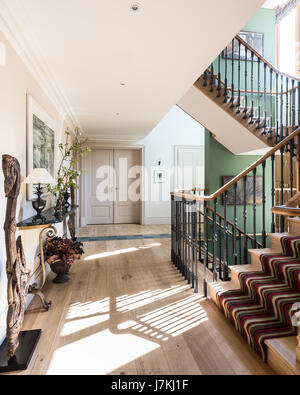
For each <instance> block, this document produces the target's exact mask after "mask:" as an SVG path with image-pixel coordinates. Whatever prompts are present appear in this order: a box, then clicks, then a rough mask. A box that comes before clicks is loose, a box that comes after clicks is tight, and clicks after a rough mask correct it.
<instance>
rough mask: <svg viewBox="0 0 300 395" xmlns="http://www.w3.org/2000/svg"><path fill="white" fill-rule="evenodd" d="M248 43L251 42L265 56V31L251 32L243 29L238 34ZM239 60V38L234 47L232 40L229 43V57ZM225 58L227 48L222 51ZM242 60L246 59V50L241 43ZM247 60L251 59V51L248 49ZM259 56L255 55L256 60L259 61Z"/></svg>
mask: <svg viewBox="0 0 300 395" xmlns="http://www.w3.org/2000/svg"><path fill="white" fill-rule="evenodd" d="M238 35H239V36H240V37H241V38H242V39H243V40H244V41H245V42H246V43H247V44H249V45H250V46H251V47H252V48H253V49H255V51H256V52H258V53H259V54H260V55H262V56H264V33H261V32H249V31H244V30H243V31H241V32H240V33H239V34H238ZM232 56H233V59H235V60H238V59H239V44H238V41H237V40H234V48H232V42H230V43H229V44H228V45H227V59H232ZM222 57H223V59H225V58H226V56H225V50H224V51H223V52H222ZM241 60H243V61H245V60H246V50H245V47H244V46H243V45H241ZM247 60H248V61H249V60H251V53H250V51H248V54H247ZM257 60H258V59H257V57H256V56H254V61H256V62H257Z"/></svg>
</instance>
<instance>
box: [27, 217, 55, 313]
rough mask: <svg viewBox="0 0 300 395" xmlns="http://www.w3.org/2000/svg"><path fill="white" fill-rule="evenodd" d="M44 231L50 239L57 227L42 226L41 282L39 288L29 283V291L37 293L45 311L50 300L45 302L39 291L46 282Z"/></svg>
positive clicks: (48, 307) (40, 237)
mask: <svg viewBox="0 0 300 395" xmlns="http://www.w3.org/2000/svg"><path fill="white" fill-rule="evenodd" d="M44 233H45V234H46V239H47V240H52V239H54V237H56V235H57V229H56V228H55V226H53V225H49V226H48V227H47V228H43V229H42V230H41V232H40V236H39V241H40V256H41V266H42V284H41V286H40V288H37V284H32V285H30V287H29V293H31V294H33V295H37V296H38V297H39V298H40V300H41V303H42V305H43V308H44V309H45V310H46V311H48V310H49V309H50V306H51V304H52V302H51V301H49V302H47V301H46V299H45V296H44V294H43V293H42V292H41V291H42V289H43V287H44V285H45V282H46V265H45V257H44V245H43V235H44Z"/></svg>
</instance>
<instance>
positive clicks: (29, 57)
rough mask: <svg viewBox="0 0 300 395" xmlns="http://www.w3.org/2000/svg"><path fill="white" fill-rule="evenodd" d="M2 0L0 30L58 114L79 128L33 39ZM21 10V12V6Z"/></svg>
mask: <svg viewBox="0 0 300 395" xmlns="http://www.w3.org/2000/svg"><path fill="white" fill-rule="evenodd" d="M4 1H5V0H1V1H0V30H1V31H2V33H3V34H4V36H5V37H6V39H7V40H8V42H9V43H10V45H11V46H12V47H13V49H14V50H15V51H16V53H17V54H18V56H19V57H20V59H21V60H22V61H23V62H24V64H25V66H26V67H27V68H28V69H29V71H30V72H31V74H32V75H33V77H34V78H35V80H36V81H37V83H38V84H39V86H40V87H41V89H42V90H43V91H44V93H45V94H46V96H47V97H48V98H49V100H50V101H51V103H52V104H53V106H54V107H55V109H56V110H57V112H58V114H59V116H60V117H61V118H63V119H64V120H65V121H66V122H67V123H68V124H70V123H72V124H73V126H75V125H77V126H79V127H80V128H81V126H80V124H79V121H78V119H77V117H76V115H75V114H74V112H73V110H72V107H71V105H70V103H69V102H68V100H67V98H66V97H65V95H64V94H63V93H62V90H61V89H60V88H59V87H58V84H57V83H56V81H55V79H54V77H53V76H52V74H51V72H50V70H49V67H48V66H47V64H46V61H45V60H44V59H43V57H42V55H41V53H40V52H39V50H38V49H37V46H35V45H33V39H32V38H31V37H30V36H29V34H28V33H27V34H26V33H25V30H26V29H25V28H24V26H21V23H18V22H17V21H16V19H15V18H14V16H13V15H12V13H11V12H10V10H9V7H7V5H6V4H5V3H4ZM21 11H22V12H23V8H22V9H21Z"/></svg>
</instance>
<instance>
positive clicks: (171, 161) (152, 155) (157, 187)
mask: <svg viewBox="0 0 300 395" xmlns="http://www.w3.org/2000/svg"><path fill="white" fill-rule="evenodd" d="M204 139H205V130H204V127H203V126H202V125H201V124H200V123H199V122H197V121H195V120H194V119H193V118H192V117H190V116H189V115H188V114H186V113H185V112H184V111H183V110H181V109H180V108H179V107H178V106H174V107H173V108H172V109H171V110H170V111H169V112H168V114H166V116H165V117H164V118H163V119H162V120H161V121H160V122H159V124H158V125H157V126H156V127H155V128H154V129H153V130H152V132H151V133H150V134H149V135H148V136H147V137H146V138H145V139H143V140H140V141H138V142H137V144H138V145H142V146H144V147H145V168H146V173H147V179H146V180H145V181H146V182H147V185H145V187H146V191H147V192H146V193H145V194H146V195H147V199H146V201H145V206H144V216H143V219H142V220H143V223H144V224H164V223H170V220H171V219H170V217H171V204H170V192H173V191H174V185H173V184H174V169H173V166H174V165H175V158H174V147H175V146H187V145H188V146H197V147H204ZM158 161H161V166H160V167H159V166H158ZM203 162H204V158H203ZM159 169H161V170H164V171H165V182H164V183H163V184H157V183H155V182H154V180H153V171H154V170H159ZM203 187H204V185H203Z"/></svg>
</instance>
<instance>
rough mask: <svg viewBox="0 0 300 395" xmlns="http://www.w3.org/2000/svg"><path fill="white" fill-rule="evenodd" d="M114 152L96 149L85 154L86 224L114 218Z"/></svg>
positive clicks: (104, 221)
mask: <svg viewBox="0 0 300 395" xmlns="http://www.w3.org/2000/svg"><path fill="white" fill-rule="evenodd" d="M113 166H114V153H113V150H106V149H101V150H100V149H97V150H92V151H91V152H90V153H89V154H88V155H87V175H86V183H87V185H86V189H85V190H86V206H87V207H86V210H87V223H88V225H97V224H112V223H113V220H114V174H113Z"/></svg>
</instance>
